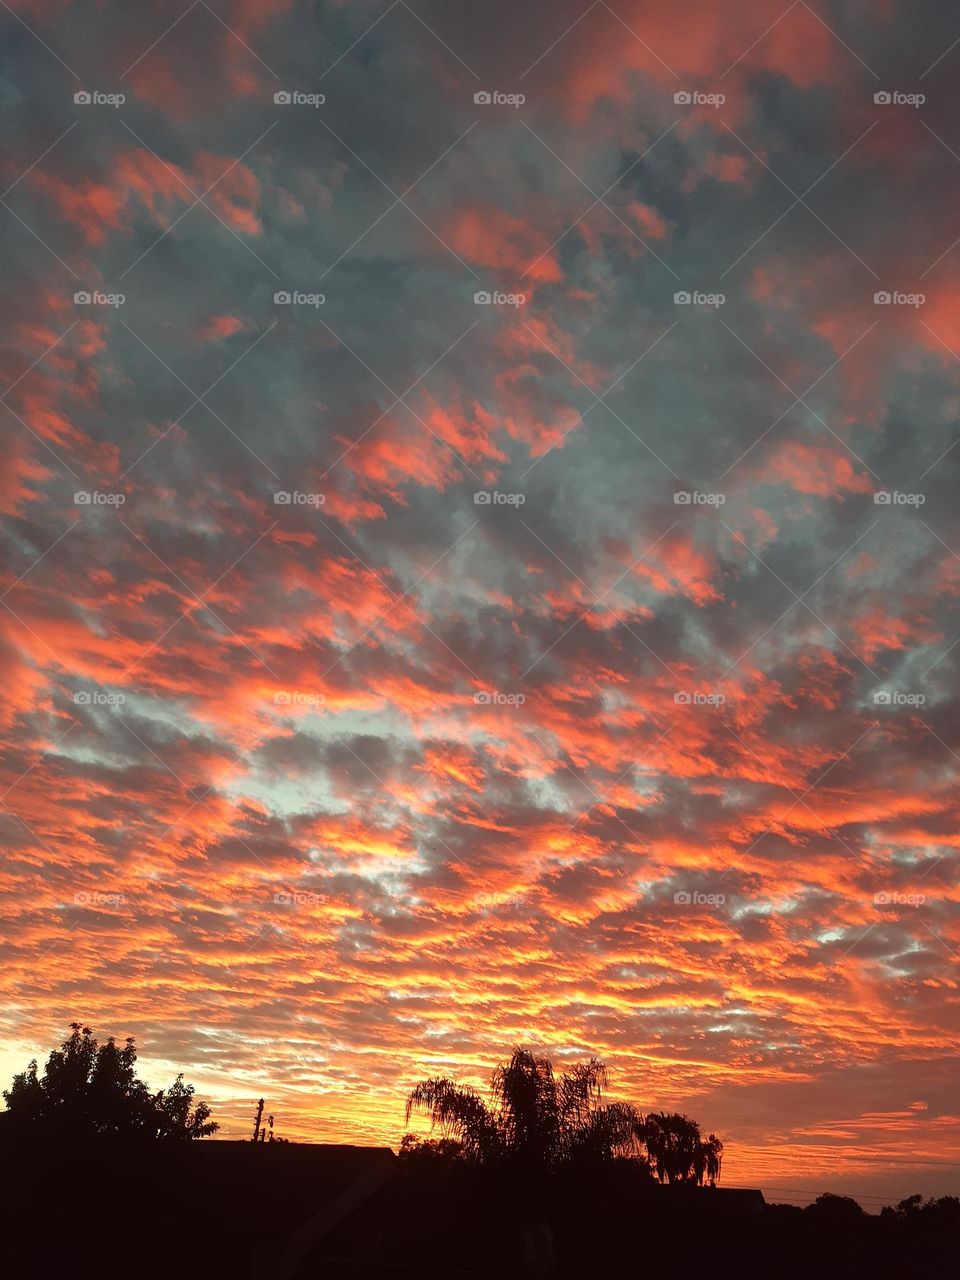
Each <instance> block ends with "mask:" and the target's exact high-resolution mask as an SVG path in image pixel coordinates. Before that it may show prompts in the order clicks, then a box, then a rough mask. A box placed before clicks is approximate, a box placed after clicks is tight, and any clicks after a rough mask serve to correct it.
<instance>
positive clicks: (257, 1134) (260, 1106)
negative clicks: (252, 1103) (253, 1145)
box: [253, 1098, 263, 1142]
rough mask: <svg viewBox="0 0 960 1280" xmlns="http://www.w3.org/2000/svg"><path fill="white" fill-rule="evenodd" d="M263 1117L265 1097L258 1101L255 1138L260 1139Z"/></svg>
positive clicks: (256, 1140) (257, 1140)
mask: <svg viewBox="0 0 960 1280" xmlns="http://www.w3.org/2000/svg"><path fill="white" fill-rule="evenodd" d="M262 1119H263V1099H262V1098H261V1099H260V1101H259V1102H258V1103H257V1118H256V1121H255V1123H254V1126H253V1140H254V1142H259V1141H260V1121H261V1120H262Z"/></svg>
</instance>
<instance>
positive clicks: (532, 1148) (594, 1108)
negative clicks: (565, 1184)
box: [406, 1048, 642, 1170]
mask: <svg viewBox="0 0 960 1280" xmlns="http://www.w3.org/2000/svg"><path fill="white" fill-rule="evenodd" d="M606 1084H607V1071H606V1067H605V1066H604V1065H603V1063H602V1062H600V1061H599V1060H598V1059H596V1058H591V1059H590V1061H589V1062H583V1063H579V1064H577V1065H576V1066H574V1067H573V1068H571V1070H569V1071H567V1072H564V1073H563V1074H562V1075H559V1076H558V1075H556V1074H555V1072H554V1070H553V1066H552V1064H551V1063H550V1061H549V1060H548V1059H547V1058H538V1057H535V1056H534V1054H532V1053H530V1052H529V1051H528V1050H526V1049H522V1048H516V1049H514V1051H513V1054H512V1055H511V1057H510V1061H509V1062H507V1063H505V1064H503V1065H501V1066H499V1067H497V1069H496V1071H494V1073H493V1079H492V1082H491V1088H490V1093H491V1101H490V1104H489V1105H488V1104H487V1103H486V1102H484V1101H483V1099H482V1098H481V1097H480V1095H479V1094H478V1093H477V1092H476V1091H475V1090H474V1089H470V1088H466V1087H463V1086H461V1085H458V1084H456V1083H455V1082H454V1081H453V1080H450V1079H448V1078H447V1077H445V1076H441V1077H435V1078H433V1079H430V1080H422V1081H421V1082H420V1084H418V1085H417V1086H416V1088H414V1089H413V1091H412V1092H411V1094H410V1097H409V1098H408V1099H407V1110H406V1119H407V1123H408V1124H409V1123H410V1117H411V1115H412V1114H413V1112H414V1111H420V1112H424V1113H426V1114H427V1115H429V1116H430V1120H431V1123H432V1124H433V1125H434V1126H436V1127H438V1128H439V1129H440V1131H441V1133H442V1134H443V1136H444V1138H445V1139H452V1140H455V1141H457V1142H458V1143H460V1145H461V1147H462V1149H463V1154H464V1157H465V1158H466V1159H467V1160H468V1161H470V1162H473V1163H477V1164H482V1165H490V1164H496V1163H510V1164H513V1165H516V1166H519V1167H521V1168H528V1169H538V1170H551V1169H556V1168H559V1167H561V1166H563V1165H568V1164H573V1163H585V1162H591V1163H595V1162H597V1161H605V1160H611V1159H613V1158H614V1157H615V1156H618V1155H622V1156H627V1155H631V1156H634V1157H635V1158H638V1159H639V1158H641V1145H640V1143H641V1133H642V1117H641V1116H640V1114H639V1112H638V1111H637V1110H636V1109H635V1108H634V1107H631V1106H629V1105H628V1104H626V1103H614V1104H611V1105H608V1106H605V1105H603V1101H602V1099H603V1091H604V1089H605V1088H606Z"/></svg>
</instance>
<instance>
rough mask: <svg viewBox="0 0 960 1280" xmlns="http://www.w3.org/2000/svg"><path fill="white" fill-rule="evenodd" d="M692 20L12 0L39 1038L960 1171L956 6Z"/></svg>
mask: <svg viewBox="0 0 960 1280" xmlns="http://www.w3.org/2000/svg"><path fill="white" fill-rule="evenodd" d="M681 7H682V9H683V12H682V14H681V15H679V16H678V15H677V13H676V12H675V11H674V10H673V9H671V10H669V11H667V10H666V9H664V8H663V6H659V5H655V4H653V3H652V2H650V0H619V3H613V2H611V3H610V4H607V3H605V0H598V3H596V4H594V5H592V6H588V5H587V4H586V2H585V0H584V3H582V4H573V3H568V0H557V3H554V4H552V5H550V6H546V7H541V6H535V5H529V6H517V5H515V4H507V3H506V0H503V2H500V0H495V2H494V3H488V4H485V5H483V6H479V5H478V6H474V7H472V8H471V7H464V6H458V7H457V8H456V9H451V8H450V7H449V6H446V5H442V4H439V3H433V2H430V3H426V2H425V0H411V2H410V3H409V4H408V3H406V0H398V2H397V3H395V4H392V5H391V4H389V3H377V4H366V3H364V4H357V5H354V4H351V5H349V6H348V5H345V4H339V3H331V2H327V3H324V4H319V5H313V4H306V3H303V4H300V3H297V2H296V0H271V2H270V3H254V0H244V2H242V3H241V2H237V3H234V4H232V5H229V6H228V5H226V4H224V3H222V0H221V3H220V4H216V3H213V2H211V4H209V5H208V4H206V3H204V0H200V2H199V3H198V4H195V5H193V6H189V5H187V4H186V3H185V2H184V0H178V3H173V2H172V0H170V3H166V2H160V0H157V2H155V3H154V4H152V5H151V6H149V11H148V13H146V14H144V13H139V12H138V13H137V14H134V13H132V12H131V10H130V9H129V6H124V5H121V4H119V3H116V0H103V2H102V3H100V4H98V5H97V6H95V7H94V8H93V9H91V7H90V6H89V5H79V4H75V3H71V0H64V3H61V4H59V5H57V6H55V7H53V8H51V7H50V6H48V5H41V4H39V3H34V2H33V0H15V2H13V3H12V4H11V6H10V8H9V10H8V11H7V12H6V13H5V14H4V17H3V25H4V30H5V35H6V37H7V39H6V41H5V43H4V49H5V52H4V54H3V62H2V64H0V102H2V106H3V110H4V113H5V116H6V133H5V136H7V137H8V138H9V139H11V144H10V146H9V147H8V149H7V154H6V158H5V160H4V162H3V173H2V180H3V189H4V192H5V194H4V195H3V199H2V204H0V218H2V219H3V222H4V224H5V232H6V243H7V259H6V270H5V271H4V273H3V275H2V276H0V291H2V292H3V294H4V303H5V307H4V310H5V314H6V315H7V317H8V324H7V326H6V330H5V335H4V339H3V344H2V348H0V375H2V376H0V382H2V386H3V388H4V389H5V391H4V394H3V397H2V405H3V411H4V412H3V418H4V429H3V434H2V441H0V448H2V450H3V466H4V475H5V477H6V484H5V485H4V488H3V494H2V533H3V543H4V549H5V564H6V571H5V574H4V579H3V582H2V599H0V603H2V606H3V607H2V609H0V646H2V652H3V659H4V670H5V673H6V679H5V696H4V698H3V700H2V701H0V716H2V719H3V725H4V730H5V733H4V742H5V744H6V747H5V750H4V754H3V760H2V771H0V793H2V799H0V805H2V811H0V836H2V843H3V860H4V871H5V876H4V881H5V885H6V894H5V897H4V900H3V902H4V905H3V907H2V911H3V925H4V928H3V938H4V943H3V947H4V970H5V972H6V974H7V975H8V978H9V981H10V987H11V994H10V999H9V1001H8V1007H9V1010H10V1012H9V1016H7V1017H5V1019H4V1022H5V1027H4V1029H5V1034H6V1039H7V1041H8V1043H12V1044H15V1045H17V1046H22V1048H23V1055H21V1056H28V1055H29V1053H30V1052H35V1051H37V1049H38V1048H39V1047H40V1046H42V1045H47V1044H49V1043H51V1042H52V1040H53V1039H54V1038H55V1037H56V1035H58V1034H59V1032H60V1030H61V1028H62V1027H63V1026H64V1025H65V1023H66V1022H67V1021H68V1020H69V1018H70V1017H73V1016H81V1017H86V1018H88V1019H90V1020H91V1021H92V1023H93V1024H94V1025H95V1026H96V1028H97V1029H98V1030H99V1031H101V1032H102V1033H104V1034H106V1033H109V1032H114V1033H116V1034H119V1035H123V1034H127V1033H135V1034H136V1035H137V1036H138V1037H139V1039H140V1041H141V1043H142V1046H143V1050H144V1054H145V1061H146V1062H153V1063H155V1064H157V1072H158V1074H159V1073H160V1071H161V1066H160V1064H166V1063H176V1064H178V1066H183V1067H185V1068H186V1069H187V1071H188V1074H189V1075H190V1077H191V1078H194V1079H195V1080H197V1082H198V1084H200V1085H201V1086H202V1088H203V1089H204V1090H205V1091H206V1092H207V1093H208V1094H210V1095H212V1096H213V1097H214V1099H220V1100H222V1101H221V1103H220V1107H219V1115H220V1118H221V1119H226V1120H227V1121H228V1123H227V1125H226V1129H227V1132H228V1133H231V1132H232V1133H238V1134H239V1133H244V1132H245V1131H246V1129H247V1119H248V1115H247V1113H248V1112H249V1110H250V1107H249V1099H251V1098H256V1097H258V1096H259V1095H260V1094H261V1093H264V1092H266V1093H267V1095H268V1097H269V1098H270V1099H271V1104H272V1106H273V1109H274V1111H275V1113H276V1114H277V1117H278V1127H279V1129H280V1131H282V1132H285V1133H287V1134H288V1135H290V1136H312V1137H323V1138H325V1139H328V1140H329V1139H333V1138H341V1139H343V1140H351V1139H354V1140H375V1141H385V1142H396V1140H397V1137H398V1134H399V1131H400V1127H401V1115H402V1105H401V1104H402V1098H403V1096H404V1093H405V1091H406V1090H407V1089H408V1088H409V1085H410V1083H411V1082H412V1081H414V1080H416V1079H417V1078H419V1077H420V1076H422V1075H423V1074H425V1073H427V1072H431V1073H432V1072H435V1071H438V1070H443V1071H451V1072H455V1073H457V1074H460V1075H465V1076H468V1077H470V1078H473V1079H475V1080H477V1081H480V1082H482V1081H483V1080H484V1079H485V1077H486V1075H487V1073H488V1071H489V1069H490V1067H491V1066H492V1065H493V1063H494V1062H495V1061H496V1060H497V1059H498V1058H499V1057H500V1056H501V1055H503V1054H505V1053H506V1052H508V1051H509V1048H510V1046H511V1045H512V1044H514V1043H515V1042H518V1041H522V1042H524V1043H534V1044H537V1045H538V1046H543V1047H545V1048H547V1049H549V1050H550V1051H551V1052H552V1053H553V1054H554V1055H555V1056H556V1057H558V1058H559V1059H561V1060H563V1059H567V1058H577V1057H580V1056H583V1055H585V1054H588V1053H599V1054H601V1055H602V1056H604V1057H605V1058H607V1059H608V1061H609V1062H610V1064H611V1066H612V1068H613V1076H614V1081H615V1086H616V1091H617V1092H618V1093H620V1094H622V1095H624V1096H629V1097H631V1098H632V1099H633V1100H635V1101H636V1102H637V1103H638V1104H640V1105H641V1106H649V1107H656V1108H660V1107H679V1108H683V1109H686V1110H690V1111H691V1112H693V1113H694V1114H696V1115H698V1116H699V1117H700V1118H702V1120H703V1121H704V1123H705V1124H706V1125H707V1126H708V1127H711V1128H717V1129H718V1130H719V1131H721V1132H722V1133H723V1134H724V1136H725V1137H727V1138H728V1139H729V1149H730V1153H731V1158H730V1175H731V1180H733V1181H735V1182H738V1183H749V1182H757V1181H760V1182H761V1183H762V1184H763V1185H765V1186H773V1185H775V1184H776V1183H777V1182H779V1183H781V1184H782V1185H784V1186H788V1187H789V1186H796V1185H802V1186H807V1185H814V1184H817V1185H826V1184H827V1183H829V1184H830V1185H849V1186H851V1187H853V1188H858V1187H859V1188H863V1187H864V1186H867V1185H868V1184H869V1186H873V1185H874V1182H873V1181H871V1180H872V1179H874V1177H875V1175H876V1171H877V1168H878V1166H881V1167H883V1166H885V1165H886V1166H889V1167H890V1168H891V1169H892V1171H893V1172H892V1173H891V1175H890V1177H889V1179H888V1180H887V1182H886V1183H884V1184H883V1186H882V1188H881V1189H882V1190H884V1191H885V1190H886V1189H887V1186H889V1187H891V1188H895V1189H902V1191H903V1193H904V1194H906V1193H908V1192H910V1191H912V1190H913V1189H914V1188H915V1187H919V1186H921V1185H923V1186H924V1188H925V1189H930V1190H941V1191H945V1190H949V1189H950V1187H951V1186H953V1185H954V1184H955V1180H956V1165H951V1161H953V1160H955V1158H956V1156H955V1153H956V1150H957V1136H958V1128H960V1094H958V1084H957V1072H956V1059H955V1045H956V1034H957V1028H958V997H957V990H958V988H957V977H958V972H957V959H958V954H960V916H958V909H957V902H958V889H957V877H956V868H957V845H958V836H957V830H958V822H957V817H958V806H957V788H956V776H957V765H958V763H960V721H958V717H957V711H958V696H957V681H956V675H957V664H958V655H960V647H954V646H955V645H956V644H957V639H958V636H960V608H958V594H960V523H958V518H957V513H956V502H955V493H956V488H957V483H958V475H957V467H958V463H960V449H955V448H954V446H955V445H956V443H957V440H958V423H960V393H958V380H957V362H958V360H960V310H958V307H957V297H958V294H960V276H958V261H957V260H958V253H960V250H958V249H957V248H956V245H957V240H956V237H957V234H958V232H957V226H956V219H955V217H954V214H953V210H954V208H955V206H956V200H955V198H954V197H955V195H956V194H957V191H958V190H960V155H958V152H960V135H958V133H957V130H956V119H955V114H954V112H953V99H952V93H951V85H952V81H951V75H952V73H953V70H954V69H955V65H956V58H957V57H960V53H958V52H956V51H951V48H952V44H953V42H954V41H956V39H957V37H958V35H960V27H957V23H956V20H955V17H953V16H952V15H951V14H950V13H949V10H948V9H947V7H946V6H942V5H939V4H933V3H929V4H920V5H919V6H918V5H911V6H906V5H904V4H901V3H896V2H894V0H889V2H882V0H877V2H876V3H871V4H870V5H868V6H864V7H862V9H861V10H859V11H858V12H857V13H855V14H854V13H853V12H852V11H850V10H849V9H848V7H847V6H843V5H839V4H833V3H829V4H826V3H825V4H821V5H819V6H814V5H807V4H806V3H803V0H800V3H798V4H795V5H793V6H791V7H790V8H789V9H787V11H786V12H785V13H784V12H783V10H782V9H781V6H780V5H779V3H760V4H751V5H746V4H744V5H740V6H735V7H734V9H733V11H732V12H730V11H729V10H728V9H727V8H726V7H724V9H723V10H722V11H721V9H719V8H718V7H717V6H713V5H708V4H706V3H704V2H703V0H691V2H690V3H688V4H686V5H685V6H681ZM78 94H79V95H80V98H79V100H76V99H75V95H78ZM278 94H279V95H280V98H279V99H277V98H276V95H278ZM117 95H122V96H123V101H122V102H118V100H117ZM476 95H480V97H479V99H477V98H476ZM877 95H880V97H879V99H878V97H877ZM885 95H886V96H887V97H889V98H890V101H886V100H885ZM917 95H920V96H921V97H922V98H923V101H922V102H918V101H917V100H916V99H917ZM321 98H322V99H323V101H320V99H321ZM487 98H489V99H490V100H489V101H487V100H486V99H487ZM519 98H522V99H523V101H518V99H519ZM85 99H89V101H87V100H85ZM488 298H489V299H490V300H485V299H488ZM87 299H89V300H87ZM287 299H289V300H287ZM18 1052H19V1049H18ZM146 1074H148V1075H149V1072H147V1073H146ZM905 1153H906V1155H909V1157H910V1159H911V1161H913V1163H909V1164H904V1161H905ZM876 1185H878V1186H879V1185H880V1184H879V1183H877V1184H876Z"/></svg>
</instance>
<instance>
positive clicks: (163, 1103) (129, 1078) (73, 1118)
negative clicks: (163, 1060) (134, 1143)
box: [3, 1022, 220, 1142]
mask: <svg viewBox="0 0 960 1280" xmlns="http://www.w3.org/2000/svg"><path fill="white" fill-rule="evenodd" d="M70 1031H71V1034H70V1036H69V1038H68V1039H67V1040H65V1041H64V1042H63V1044H62V1045H61V1046H60V1048H59V1049H54V1050H53V1051H52V1052H51V1054H50V1056H49V1058H48V1059H47V1062H46V1066H45V1067H44V1070H43V1075H42V1076H41V1075H39V1074H38V1071H37V1063H36V1061H35V1060H34V1061H33V1062H31V1063H30V1065H29V1067H28V1068H27V1070H26V1071H22V1072H20V1073H19V1074H17V1075H15V1076H14V1078H13V1082H12V1084H11V1086H10V1088H9V1089H5V1090H4V1094H3V1096H4V1098H5V1099H6V1103H7V1110H8V1112H9V1113H10V1118H11V1122H12V1124H13V1125H14V1128H15V1129H16V1130H17V1131H19V1132H21V1133H23V1134H27V1133H30V1134H34V1135H36V1134H40V1133H42V1134H44V1135H48V1136H50V1137H53V1138H57V1139H60V1138H62V1139H74V1138H87V1137H107V1136H112V1137H138V1138H143V1139H147V1140H154V1141H164V1142H183V1141H189V1140H190V1139H192V1138H205V1137H208V1136H209V1135H210V1134H212V1133H216V1131H217V1130H218V1129H219V1128H220V1126H219V1125H218V1124H217V1123H216V1121H213V1120H211V1119H210V1108H209V1107H208V1106H207V1104H206V1103H205V1102H195V1100H194V1092H195V1091H194V1087H193V1085H192V1084H184V1082H183V1075H182V1074H181V1075H178V1076H177V1078H176V1080H175V1081H174V1082H173V1084H172V1085H171V1086H170V1088H169V1089H161V1090H160V1091H159V1092H158V1093H155V1094H152V1093H151V1092H150V1091H149V1089H148V1088H147V1086H146V1085H145V1084H144V1082H143V1081H142V1080H140V1079H139V1078H138V1077H137V1074H136V1071H135V1070H134V1068H135V1065H136V1061H137V1053H136V1049H135V1048H134V1042H133V1037H132V1036H130V1037H128V1038H127V1039H126V1040H125V1041H124V1044H123V1048H118V1047H117V1044H116V1041H115V1040H114V1038H113V1036H110V1038H109V1039H108V1040H107V1041H106V1042H105V1043H103V1044H99V1043H98V1042H97V1040H96V1039H95V1037H94V1035H93V1033H92V1031H91V1030H90V1028H89V1027H85V1026H83V1025H82V1023H79V1022H71V1024H70Z"/></svg>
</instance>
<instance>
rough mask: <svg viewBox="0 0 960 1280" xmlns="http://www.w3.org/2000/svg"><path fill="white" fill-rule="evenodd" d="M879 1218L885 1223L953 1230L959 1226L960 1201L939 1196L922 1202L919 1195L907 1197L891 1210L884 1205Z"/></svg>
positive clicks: (951, 1197) (950, 1197)
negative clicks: (903, 1223) (918, 1224)
mask: <svg viewBox="0 0 960 1280" xmlns="http://www.w3.org/2000/svg"><path fill="white" fill-rule="evenodd" d="M880 1217H881V1218H882V1219H884V1220H886V1221H890V1220H896V1221H899V1222H907V1223H911V1224H914V1223H922V1224H923V1225H924V1226H927V1225H931V1226H943V1227H951V1228H955V1227H958V1226H960V1200H958V1199H957V1197H956V1196H940V1197H938V1198H935V1199H931V1200H924V1198H923V1196H921V1195H915V1196H907V1198H906V1199H905V1200H901V1201H900V1202H899V1204H897V1205H896V1206H894V1207H893V1208H891V1207H890V1205H885V1206H884V1207H883V1208H882V1209H881V1210H880Z"/></svg>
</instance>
